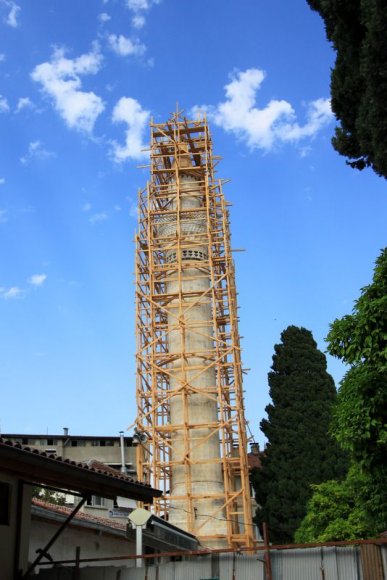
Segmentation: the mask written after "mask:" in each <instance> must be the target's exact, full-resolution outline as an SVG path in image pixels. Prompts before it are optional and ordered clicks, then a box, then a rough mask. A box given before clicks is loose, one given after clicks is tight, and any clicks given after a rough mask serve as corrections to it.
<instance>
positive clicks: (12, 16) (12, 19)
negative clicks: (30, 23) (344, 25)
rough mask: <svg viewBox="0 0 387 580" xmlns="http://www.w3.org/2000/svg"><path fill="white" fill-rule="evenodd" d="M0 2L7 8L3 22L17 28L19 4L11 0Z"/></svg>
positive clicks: (0, 0) (1, 0)
mask: <svg viewBox="0 0 387 580" xmlns="http://www.w3.org/2000/svg"><path fill="white" fill-rule="evenodd" d="M0 3H1V4H3V5H4V6H6V8H7V9H8V10H9V12H8V14H7V16H6V17H5V18H4V19H3V20H4V22H5V23H6V24H8V26H11V27H12V28H17V27H18V26H19V23H18V21H17V19H18V15H19V12H20V10H21V8H20V6H18V4H16V2H14V1H13V0H0Z"/></svg>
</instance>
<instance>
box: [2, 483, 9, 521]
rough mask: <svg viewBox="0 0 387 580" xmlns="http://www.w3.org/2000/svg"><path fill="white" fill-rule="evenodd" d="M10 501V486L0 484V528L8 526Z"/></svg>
mask: <svg viewBox="0 0 387 580" xmlns="http://www.w3.org/2000/svg"><path fill="white" fill-rule="evenodd" d="M10 499H11V486H10V485H9V483H3V482H0V526H9V503H10Z"/></svg>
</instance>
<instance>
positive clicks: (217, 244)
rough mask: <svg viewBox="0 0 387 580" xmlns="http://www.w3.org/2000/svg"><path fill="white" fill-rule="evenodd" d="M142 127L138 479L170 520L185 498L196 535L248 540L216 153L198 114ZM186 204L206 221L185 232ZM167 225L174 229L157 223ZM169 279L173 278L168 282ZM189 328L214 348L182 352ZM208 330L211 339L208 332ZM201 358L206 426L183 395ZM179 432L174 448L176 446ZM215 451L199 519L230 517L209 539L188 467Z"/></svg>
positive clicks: (188, 393) (200, 495) (229, 276)
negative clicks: (145, 131) (176, 415)
mask: <svg viewBox="0 0 387 580" xmlns="http://www.w3.org/2000/svg"><path fill="white" fill-rule="evenodd" d="M150 127H151V143H150V181H149V183H148V184H147V187H146V189H144V190H142V191H140V192H139V198H138V212H139V213H138V234H137V236H136V318H137V321H136V334H137V355H136V360H137V388H136V392H137V420H136V431H137V437H138V439H139V440H140V444H139V445H138V453H137V470H138V477H139V479H140V480H141V481H144V482H148V483H149V484H151V485H152V486H153V487H155V488H159V489H161V490H162V496H161V497H160V498H158V499H155V502H154V508H153V509H154V511H155V513H156V515H158V516H160V517H165V518H167V519H170V520H171V517H170V513H171V510H173V509H174V505H177V504H178V502H179V501H180V504H179V505H182V503H181V502H182V501H183V500H184V504H183V505H184V506H185V508H184V509H185V511H186V512H187V524H186V530H187V531H188V532H190V533H192V534H194V535H195V536H197V537H198V538H199V540H200V541H201V542H202V543H203V545H208V546H211V545H216V543H215V544H214V543H213V542H212V540H216V542H217V545H218V546H219V545H224V546H229V547H235V548H238V547H242V546H243V547H249V546H252V545H253V543H254V531H253V530H254V526H253V522H252V515H251V498H250V484H249V472H248V463H247V438H246V424H245V417H244V405H243V393H242V367H241V350H240V344H239V333H238V315H237V299H236V288H235V272H234V262H233V258H232V250H231V246H230V230H229V212H228V209H227V203H226V202H225V200H224V196H223V193H222V182H221V180H219V179H216V178H215V165H216V164H217V162H218V159H219V158H216V157H214V156H213V153H212V143H211V137H210V133H209V129H208V125H207V122H206V119H205V118H199V119H197V120H194V121H192V120H187V119H186V118H184V117H183V116H182V115H181V114H180V113H179V112H177V113H176V114H173V115H172V116H171V118H170V119H169V120H168V121H167V122H166V123H154V122H151V125H150ZM187 175H189V176H190V177H191V180H194V183H195V187H196V190H195V192H194V193H192V192H188V193H187V191H186V190H187V186H186V187H185V189H184V187H182V186H181V183H182V182H183V176H187ZM171 183H172V184H173V192H174V196H175V201H174V203H171V187H172V186H171ZM198 191H199V195H200V204H196V206H195V208H194V209H189V208H184V207H183V208H182V205H183V204H182V202H181V197H182V196H184V195H190V196H191V198H192V197H193V196H195V195H196V196H197V195H198ZM190 212H191V213H192V216H194V218H195V220H196V221H198V220H199V221H200V223H201V224H203V227H199V228H196V230H195V228H193V229H192V228H191V229H190V231H189V233H187V228H184V227H180V224H181V223H182V222H183V221H184V220H187V219H188V218H189V217H190V216H189V213H190ZM187 215H188V218H187ZM170 223H174V224H177V227H175V229H173V228H170V229H168V227H164V228H162V227H160V224H164V225H165V224H167V225H168V224H170ZM187 272H188V274H187ZM187 276H188V278H187ZM195 277H197V278H198V279H199V278H201V277H202V278H203V277H204V278H208V279H209V282H208V286H207V287H206V289H205V290H200V291H198V290H195V291H192V290H191V291H188V290H187V285H184V284H183V282H182V280H187V279H191V278H195ZM171 280H174V281H175V282H174V283H173V284H171ZM199 286H200V284H199ZM171 287H172V288H173V289H174V290H173V292H171ZM194 288H195V285H194ZM202 303H203V304H204V303H205V304H207V305H208V304H210V310H209V312H211V314H210V320H208V321H207V323H206V325H203V324H202V323H199V322H196V323H195V320H193V319H192V317H191V318H190V317H189V316H188V315H187V311H189V310H191V309H192V308H196V307H197V305H200V304H202ZM176 304H178V308H177V307H176ZM191 311H192V310H191ZM188 331H189V332H190V333H191V334H192V333H197V334H198V336H202V337H204V339H205V340H204V342H205V343H206V344H210V345H211V346H210V348H209V347H208V346H207V347H206V352H204V351H201V352H196V353H194V352H190V351H189V350H187V348H186V345H185V342H184V336H185V335H186V333H187V332H188ZM172 332H173V333H174V336H175V337H176V333H177V332H180V333H181V337H182V339H181V350H180V352H176V349H174V352H171V349H170V335H171V333H172ZM208 337H210V342H208V340H207V342H206V339H208ZM177 359H179V360H178V364H179V365H180V367H179V368H180V369H186V368H187V367H188V368H189V373H190V374H189V375H188V377H189V378H188V379H187V373H183V372H182V373H181V374H182V378H181V380H180V381H179V382H178V384H176V380H175V379H174V382H173V381H172V379H171V377H172V370H171V367H172V366H173V365H174V364H175V366H176V360H177ZM190 361H194V363H192V362H191V363H190ZM209 368H211V369H215V373H214V375H213V376H214V377H215V384H213V385H212V386H211V388H207V389H205V392H203V391H201V394H200V396H202V397H203V396H204V397H206V398H207V399H208V401H211V403H209V404H212V405H216V407H215V408H216V416H217V420H216V421H213V422H211V423H209V424H207V425H205V428H206V429H205V430H204V431H203V424H199V425H198V423H197V421H196V422H195V421H192V417H191V416H190V410H189V407H190V398H191V397H193V396H194V394H195V393H198V389H197V387H195V386H194V381H193V379H192V375H193V374H194V376H195V377H200V375H202V374H203V373H205V372H207V371H206V370H207V369H209ZM195 384H196V383H195ZM176 398H179V401H180V402H181V403H179V405H181V408H182V416H183V419H182V421H181V422H180V423H179V424H178V425H176V424H171V405H172V403H173V401H174V399H175V400H176ZM203 432H204V433H205V435H203ZM176 433H177V434H178V439H179V442H180V443H179V445H180V447H179V452H177V451H175V450H174V446H175V445H176V443H175V440H176ZM198 434H199V435H198ZM210 441H211V442H212V445H213V442H214V441H215V442H216V443H215V444H216V446H217V448H218V450H217V458H216V459H213V458H212V459H208V458H207V459H206V454H203V458H200V456H199V457H198V453H197V452H194V449H197V448H198V447H200V446H202V447H203V446H205V445H207V444H208V443H209V442H210ZM182 448H183V451H184V452H182V451H181V449H182ZM199 455H200V454H199ZM214 461H215V462H218V463H219V464H220V465H221V472H222V490H221V491H217V492H216V493H215V494H214V493H213V494H212V497H213V498H214V499H215V500H217V502H216V504H214V505H216V506H217V507H216V509H214V510H213V511H212V513H208V514H206V517H207V518H208V520H211V519H213V520H225V522H226V524H225V531H224V533H223V532H222V533H220V534H219V532H216V533H214V536H213V537H212V534H211V533H208V531H207V532H204V530H206V525H205V524H206V522H205V521H204V520H203V517H202V518H201V519H200V520H199V521H198V520H197V519H196V518H195V513H196V511H197V506H198V502H200V501H203V500H205V499H208V497H209V494H207V493H206V492H203V490H201V491H200V492H197V491H196V490H195V486H194V485H193V484H192V470H193V469H194V466H195V465H197V464H198V463H201V464H202V467H203V469H204V470H205V469H206V464H208V463H209V462H214ZM178 467H180V469H181V470H183V473H184V477H185V492H184V494H182V493H181V492H180V493H179V495H177V496H176V495H175V496H174V495H173V477H174V473H175V472H176V469H177V468H178ZM210 495H211V494H210ZM207 529H208V528H207Z"/></svg>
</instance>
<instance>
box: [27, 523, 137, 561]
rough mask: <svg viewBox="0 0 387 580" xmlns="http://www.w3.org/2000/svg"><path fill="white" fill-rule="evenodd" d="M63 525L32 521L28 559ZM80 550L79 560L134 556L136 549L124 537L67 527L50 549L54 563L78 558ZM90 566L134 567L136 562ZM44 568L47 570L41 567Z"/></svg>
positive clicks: (88, 529) (32, 557) (33, 556)
mask: <svg viewBox="0 0 387 580" xmlns="http://www.w3.org/2000/svg"><path fill="white" fill-rule="evenodd" d="M60 523H61V522H59V521H58V522H53V523H51V522H47V521H42V520H37V519H33V520H32V522H31V542H30V551H29V557H30V560H31V561H32V560H33V559H34V558H35V557H36V550H38V549H41V548H44V546H45V545H46V544H47V543H48V542H49V540H50V539H51V538H52V536H53V535H54V534H55V532H56V530H57V529H58V527H59V526H60ZM77 546H79V547H80V549H81V551H80V558H81V559H82V558H105V557H109V556H124V555H126V554H127V555H135V553H136V547H135V545H134V543H132V542H130V541H129V540H127V539H126V538H124V537H119V536H113V535H110V534H109V535H108V534H106V533H104V532H101V531H100V530H93V529H90V528H84V527H68V528H67V529H66V530H64V532H63V533H62V534H61V535H60V536H59V538H58V539H57V541H56V542H55V543H54V544H53V546H52V547H51V548H50V550H49V554H50V556H51V557H52V558H53V560H71V559H75V554H76V548H77ZM85 565H89V566H107V565H109V566H134V565H135V560H125V561H122V560H118V561H116V562H114V561H113V562H93V563H89V564H85ZM41 568H47V566H42V567H41Z"/></svg>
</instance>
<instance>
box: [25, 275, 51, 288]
mask: <svg viewBox="0 0 387 580" xmlns="http://www.w3.org/2000/svg"><path fill="white" fill-rule="evenodd" d="M46 279H47V274H33V275H32V276H31V277H30V278H28V280H27V282H28V284H31V286H35V287H38V286H42V284H43V283H44V282H45V281H46Z"/></svg>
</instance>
